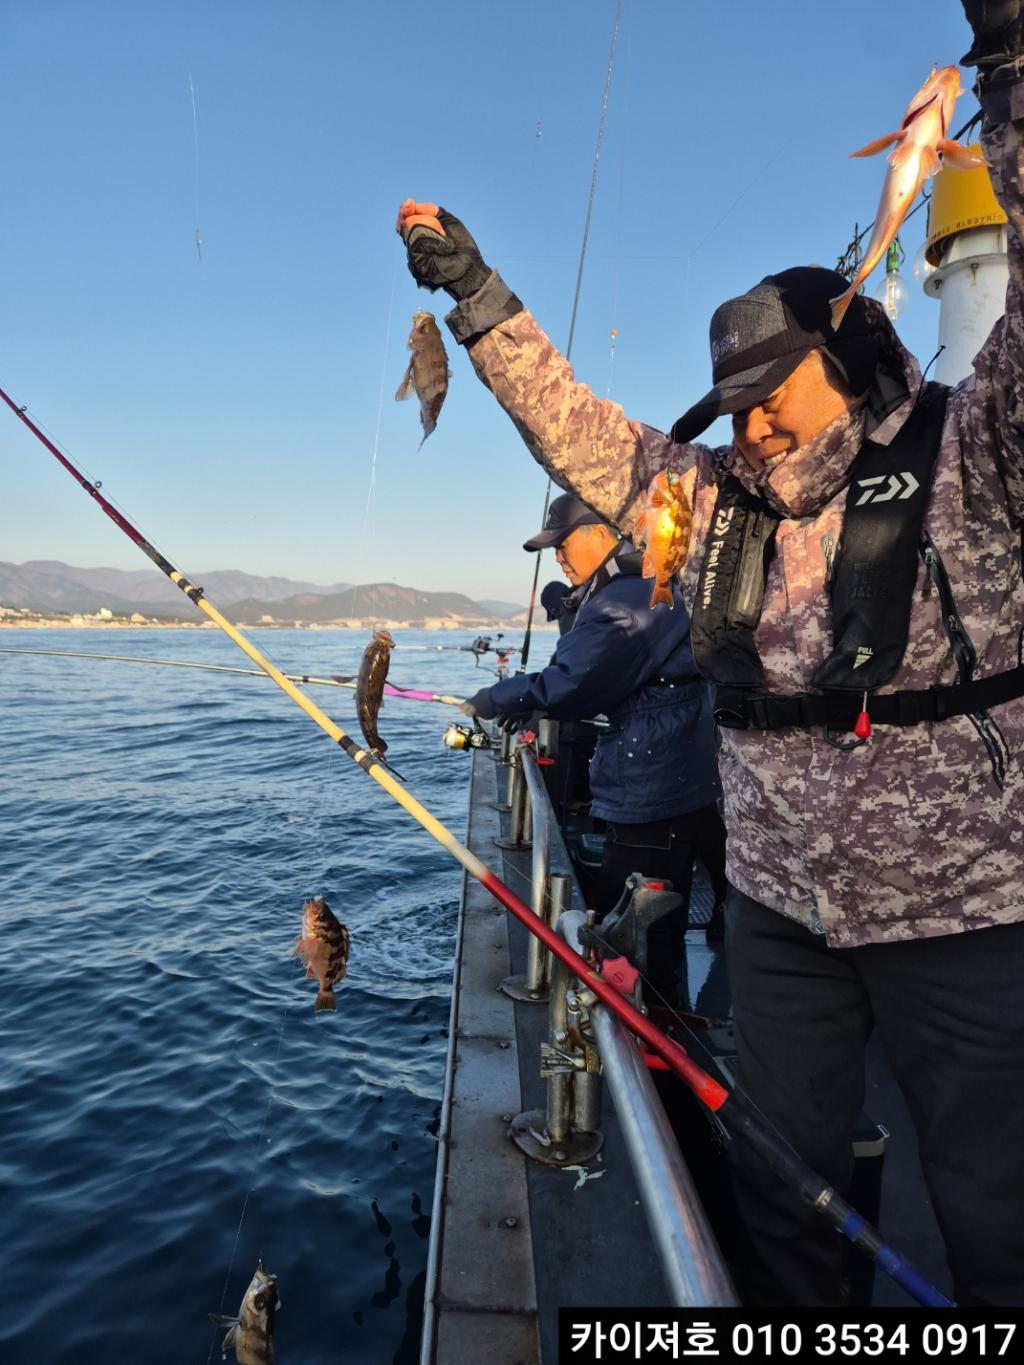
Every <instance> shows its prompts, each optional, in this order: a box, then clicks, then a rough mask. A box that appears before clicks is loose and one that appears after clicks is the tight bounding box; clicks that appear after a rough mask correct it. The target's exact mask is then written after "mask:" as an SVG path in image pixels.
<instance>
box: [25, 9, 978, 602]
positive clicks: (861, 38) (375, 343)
mask: <svg viewBox="0 0 1024 1365" xmlns="http://www.w3.org/2000/svg"><path fill="white" fill-rule="evenodd" d="M614 11H615V5H614V0H517V2H516V3H515V4H504V3H500V4H499V3H496V2H493V0H491V2H486V0H485V2H484V3H481V0H475V2H471V0H447V3H446V4H445V5H443V6H440V7H426V8H425V7H424V6H423V5H422V3H418V4H414V3H407V2H406V0H378V3H377V4H375V5H370V4H364V3H349V2H348V0H333V3H327V2H326V0H288V2H287V3H285V2H284V0H279V2H278V3H266V2H265V0H245V3H242V0H230V2H225V0H175V3H174V4H160V3H156V0H150V2H149V3H146V2H145V0H6V2H5V4H4V7H3V14H2V18H0V38H2V42H0V148H2V165H3V170H4V181H5V186H4V194H3V208H2V212H0V255H2V260H3V272H4V288H3V295H2V298H3V303H2V319H3V326H2V331H0V386H2V387H4V388H5V389H7V391H8V392H10V393H12V394H13V396H14V397H15V398H16V399H17V400H18V401H19V402H20V403H27V404H28V406H29V410H30V412H31V413H33V414H34V415H35V417H36V418H37V419H38V420H39V421H40V423H41V424H42V425H44V426H45V427H46V428H47V429H48V430H49V431H50V432H52V433H53V434H54V435H56V436H57V437H58V438H59V440H60V441H61V442H62V443H63V444H64V445H65V447H66V448H67V450H68V451H69V453H70V454H71V456H72V458H74V459H76V460H77V461H79V462H80V463H81V464H83V465H84V466H85V467H86V468H87V470H88V471H89V473H90V474H91V475H92V476H94V477H96V478H101V479H102V480H103V484H104V492H105V493H107V494H109V495H110V496H112V497H113V498H115V499H116V500H117V501H118V503H119V504H120V505H121V506H122V507H123V508H124V509H125V510H126V511H127V512H128V513H129V515H131V516H132V517H133V518H134V519H135V520H136V522H137V524H138V525H139V527H140V529H141V530H142V531H143V533H144V534H146V535H148V536H149V537H150V538H151V539H152V540H153V541H154V542H155V543H156V544H157V545H159V546H160V547H161V548H162V549H163V550H164V552H165V553H166V554H167V555H168V556H169V557H170V558H171V559H172V560H173V561H174V562H175V563H176V564H177V565H178V566H179V567H180V568H182V569H183V570H184V571H186V572H192V573H196V572H202V571H204V570H210V569H214V568H239V569H244V570H247V571H249V572H251V573H262V574H285V575H288V576H290V577H294V578H302V579H309V580H312V581H315V582H325V583H326V582H333V581H336V580H345V581H348V582H369V581H377V580H397V581H398V582H400V583H405V584H410V585H413V586H417V587H421V588H427V589H445V588H450V589H456V590H462V591H466V592H469V593H470V594H472V595H474V596H495V597H504V598H508V599H512V600H518V601H525V600H526V596H527V594H528V584H529V574H530V571H531V563H530V561H529V560H528V557H527V556H526V555H525V554H523V552H522V550H521V549H520V548H519V547H520V545H521V543H522V541H523V539H525V537H526V535H528V534H530V533H531V532H532V531H533V530H535V529H536V526H535V523H537V522H538V520H539V517H540V508H541V504H542V501H543V495H544V477H543V476H542V475H541V473H540V472H539V471H538V470H537V469H536V467H535V466H534V464H533V462H532V460H531V459H530V457H529V456H528V454H527V453H526V451H525V449H524V448H523V447H522V445H521V443H520V442H519V440H518V437H517V436H516V433H515V431H514V429H513V427H512V426H511V423H509V421H508V420H507V418H506V417H505V416H504V414H503V413H502V412H501V411H500V410H499V409H498V407H497V405H496V404H495V403H494V401H493V399H491V398H490V396H489V395H488V394H487V393H486V391H485V390H484V389H483V388H482V387H481V386H480V385H479V384H478V383H477V381H476V380H475V378H474V377H473V375H472V371H471V368H470V366H469V362H468V361H467V359H466V358H465V356H463V355H462V354H461V353H459V352H458V349H457V348H456V347H455V346H454V343H453V344H452V345H451V346H450V347H449V350H450V352H451V353H452V354H451V363H452V369H453V378H452V382H451V388H450V390H449V396H448V400H447V404H446V406H445V409H444V411H443V413H442V414H441V419H440V423H439V425H438V429H437V431H436V432H435V433H434V435H433V436H432V437H431V438H430V440H429V441H427V443H426V444H425V445H424V447H423V449H422V450H420V451H418V450H417V446H418V443H419V434H420V433H419V422H418V415H417V411H416V405H415V403H406V404H396V403H395V402H394V401H393V400H392V394H393V393H394V390H395V388H396V386H397V384H398V382H399V380H400V378H401V376H402V372H403V370H404V367H405V356H406V352H405V340H406V336H407V334H408V330H409V320H410V318H411V315H412V313H413V312H414V311H415V310H416V309H417V308H420V307H432V308H434V310H435V311H437V312H438V313H440V312H441V311H443V310H444V307H445V305H444V304H443V303H442V299H443V297H444V296H442V295H437V296H434V302H433V303H431V296H429V295H427V294H425V293H422V292H420V291H417V289H416V288H415V286H414V284H413V282H412V279H411V277H410V276H409V275H408V273H407V272H406V269H405V265H404V253H403V252H402V250H401V247H400V243H399V240H398V238H397V237H396V236H395V235H394V233H393V231H392V225H393V221H394V216H395V210H396V207H397V205H398V203H399V201H400V200H401V199H403V198H404V197H406V196H408V195H412V196H414V197H416V198H419V199H430V198H432V199H436V200H437V201H439V202H440V203H442V204H444V205H445V207H447V208H448V209H450V210H451V211H452V212H454V213H456V214H458V215H459V216H460V217H462V218H463V219H464V221H465V222H466V223H467V225H468V226H469V228H470V229H471V231H472V232H473V233H474V235H475V236H476V238H477V240H478V242H479V243H480V246H481V249H482V251H483V253H484V257H485V259H486V260H487V261H488V262H489V263H490V264H491V265H494V266H497V267H498V268H499V269H501V270H502V272H503V274H504V275H505V277H506V279H507V280H508V281H509V283H510V284H511V285H512V287H513V288H514V289H515V290H516V291H517V292H518V293H519V294H520V296H521V297H522V298H523V299H524V301H525V302H526V304H527V305H528V306H529V307H530V308H531V309H532V310H533V312H534V313H535V315H536V316H537V317H538V319H539V321H540V322H541V324H542V326H544V327H545V329H546V330H547V331H548V332H549V334H550V335H551V337H552V338H553V339H554V341H555V342H556V344H558V345H559V346H563V347H564V345H565V342H566V339H567V333H568V325H569V315H570V308H571V303H572V293H573V286H574V283H575V274H576V263H577V255H578V251H579V243H580V237H581V231H582V226H583V219H584V213H585V208H586V199H587V192H588V189H589V184H590V176H591V168H592V159H593V152H594V139H595V134H596V130H597V119H598V113H599V109H600V101H601V94H602V90H603V85H604V79H605V71H606V67H607V60H608V48H609V41H610V36H611V29H612V21H613V17H614ZM897 16H898V17H897ZM969 41H970V38H969V33H968V29H967V25H966V23H965V21H964V18H963V13H962V10H961V7H960V4H959V3H958V2H957V0H901V3H900V4H899V6H893V5H892V4H888V3H882V0H861V3H858V4H857V5H852V6H846V5H843V6H839V5H836V4H828V3H822V0H774V3H772V4H770V5H769V4H765V3H763V0H733V3H732V4H707V3H701V4H698V3H692V2H690V0H625V2H624V6H623V20H622V27H621V31H620V39H619V48H618V57H617V62H616V69H615V74H614V79H613V84H612V90H611V97H610V102H609V109H608V117H607V125H606V133H605V141H604V149H603V154H602V159H601V168H600V180H599V185H598V192H597V199H596V205H595V213H594V221H593V226H592V230H591V238H590V248H589V254H588V259H587V265H586V270H585V274H584V279H583V291H582V298H581V305H580V313H579V319H578V322H577V329H576V339H575V343H574V347H573V361H574V364H575V367H576V371H577V374H578V376H579V377H580V378H582V379H584V380H586V381H587V382H588V383H590V384H591V385H592V386H593V387H594V388H595V389H596V390H597V391H598V392H599V393H601V394H604V393H605V392H609V391H610V395H611V397H612V398H614V399H615V400H616V401H617V402H619V403H621V404H622V405H623V407H624V408H625V410H626V412H627V413H628V414H629V415H630V416H632V417H636V418H639V419H642V420H644V421H647V422H650V423H652V424H654V425H656V426H667V425H670V424H671V422H672V421H673V420H674V418H675V417H676V416H678V415H679V413H680V412H681V411H682V410H683V409H684V408H685V407H686V406H688V405H689V403H691V402H692V401H694V399H696V398H697V397H699V396H700V394H701V393H702V392H703V391H704V390H705V389H706V387H707V385H708V382H709V361H708V358H707V323H708V320H709V318H710V315H711V313H712V311H713V310H714V308H715V306H716V305H717V304H718V303H719V302H721V300H722V299H723V298H726V297H728V296H730V295H732V294H735V293H739V292H741V291H742V290H744V289H746V288H748V287H749V286H750V285H752V284H753V283H755V282H756V281H757V280H758V279H760V278H761V277H762V276H763V275H765V274H767V273H768V272H769V271H772V270H778V269H783V268H785V267H786V266H788V265H794V264H802V263H809V262H812V261H813V262H820V263H822V264H827V265H832V264H834V262H835V260H836V258H837V256H838V255H839V254H840V253H841V252H842V250H843V249H844V247H845V246H846V243H847V242H848V241H849V239H850V237H851V235H852V230H853V225H854V222H855V221H859V222H860V223H861V224H864V223H866V222H868V221H869V220H870V219H871V218H872V217H873V215H874V210H875V206H876V204H877V199H878V193H879V189H880V186H881V180H882V175H883V173H884V163H883V162H882V161H881V160H872V161H850V160H848V153H849V152H851V151H852V150H853V149H854V148H856V147H858V146H860V145H862V144H863V143H864V142H867V141H868V140H870V139H872V138H874V137H876V136H878V135H880V134H881V133H883V132H886V131H888V130H889V129H891V128H893V127H896V126H898V124H899V121H900V118H901V116H902V112H903V109H904V108H905V106H906V104H907V102H908V101H909V99H910V97H911V95H912V94H913V93H914V91H915V90H916V89H917V87H918V86H919V85H920V84H921V82H922V81H923V80H924V78H925V76H926V75H927V73H928V70H929V68H930V67H931V65H932V63H933V62H938V63H940V64H945V63H949V62H955V61H956V60H957V59H958V57H959V56H960V54H961V53H963V52H964V51H965V50H966V48H967V46H968V45H969ZM189 75H191V80H192V85H193V88H194V91H195V99H196V109H197V115H198V133H199V138H198V175H197V156H196V140H195V134H194V128H193V114H192V102H191V96H190V92H189ZM975 107H976V106H975V102H974V99H973V96H971V95H970V94H967V95H965V96H964V97H963V99H961V101H960V104H959V107H958V111H957V123H956V126H957V127H959V125H960V124H961V123H963V122H966V120H967V119H968V118H969V117H970V114H971V113H972V112H973V110H974V109H975ZM538 122H539V126H540V130H541V133H540V136H539V137H538V136H537V127H538ZM924 218H925V215H924V214H923V213H921V214H918V215H917V217H916V218H915V219H914V220H913V221H912V222H911V223H910V224H909V227H908V231H907V233H906V236H905V238H904V244H905V246H906V248H907V251H908V258H909V257H911V256H912V255H913V252H914V250H915V249H916V248H917V246H918V245H919V243H920V241H921V239H922V236H923V230H924ZM197 225H198V227H199V228H200V231H201V234H202V239H203V243H204V246H203V261H202V264H201V265H200V264H199V263H198V261H197V255H196V248H195V242H194V238H193V234H194V230H195V228H196V226H197ZM905 273H906V275H907V276H908V278H910V272H909V259H908V265H907V269H906V271H905ZM874 282H875V281H872V285H873V284H874ZM937 325H938V305H937V304H936V303H935V302H933V301H932V300H930V299H927V298H926V297H925V296H924V295H923V293H922V292H921V291H920V289H918V288H917V287H916V286H915V287H914V289H913V297H912V302H911V304H910V306H909V307H908V309H907V312H906V313H905V314H904V316H903V318H902V319H901V321H900V331H901V334H902V335H903V337H904V339H905V340H906V342H907V344H908V345H909V346H910V347H911V349H912V350H914V351H915V352H916V353H917V354H918V355H920V356H923V358H925V359H928V358H930V357H931V355H932V353H933V352H934V350H935V345H936V342H935V336H936V331H937ZM613 327H614V328H616V329H617V331H618V337H617V341H616V347H615V357H614V362H612V360H611V358H610V346H611V342H610V331H611V329H612V328H613ZM382 392H383V402H382V403H381V402H380V395H381V393H382ZM378 412H379V413H380V418H379V425H378ZM375 444H376V447H377V467H376V489H375V494H374V497H373V499H372V501H371V503H370V506H369V512H368V514H367V491H368V485H369V478H370V469H371V461H372V457H373V452H374V447H375ZM0 459H2V461H3V469H4V482H5V488H4V495H3V498H2V499H0V559H4V560H11V561H15V562H22V561H24V560H28V559H61V560H64V561H66V562H68V563H72V564H79V565H88V566H98V565H111V566H115V567H120V568H137V567H139V566H140V565H141V564H142V563H143V561H142V558H141V556H140V555H139V552H138V550H136V549H135V548H134V547H133V546H132V545H131V544H130V543H129V542H128V541H127V539H126V538H124V537H123V536H122V534H121V533H120V532H119V531H117V529H116V528H115V527H114V526H113V525H112V524H111V523H110V522H109V521H108V520H107V519H106V518H105V517H103V516H102V515H101V514H100V513H99V512H98V511H97V509H96V508H95V507H94V506H91V505H90V503H89V501H88V499H86V498H85V497H84V496H83V495H82V493H81V492H80V491H79V490H78V489H77V488H76V487H75V485H74V484H73V483H72V482H71V480H70V479H69V478H68V476H67V475H66V474H65V473H64V472H63V471H62V470H61V469H60V468H59V466H58V465H57V463H56V461H54V460H53V459H52V458H51V457H50V456H49V455H47V454H46V453H45V451H44V450H43V449H42V447H41V446H39V445H38V444H37V443H36V442H35V441H34V439H33V438H32V437H31V436H30V435H29V433H28V432H27V431H25V430H24V429H23V428H22V427H21V425H20V424H19V423H18V422H17V421H16V419H15V418H14V417H13V415H12V414H10V413H7V411H6V409H4V410H3V411H2V412H0ZM546 558H548V559H550V557H549V556H547V557H546ZM544 568H545V569H546V570H549V572H546V573H544V577H545V578H546V577H554V576H556V573H555V569H554V565H553V563H550V562H549V563H548V564H546V565H545V566H544ZM154 572H156V570H154ZM542 572H543V571H542ZM542 581H543V580H542Z"/></svg>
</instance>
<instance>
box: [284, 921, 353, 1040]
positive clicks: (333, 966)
mask: <svg viewBox="0 0 1024 1365" xmlns="http://www.w3.org/2000/svg"><path fill="white" fill-rule="evenodd" d="M348 949H349V932H348V930H347V929H346V928H345V926H344V925H343V924H342V922H341V920H339V919H338V917H337V916H336V915H335V913H334V911H333V910H332V909H331V907H330V906H329V905H328V904H327V902H326V901H325V900H324V898H323V896H314V897H313V899H312V900H308V901H306V903H305V905H304V906H303V907H302V933H301V934H300V935H299V936H298V938H297V939H296V940H295V949H294V951H293V952H292V957H298V958H301V959H302V961H303V962H304V963H305V966H306V979H307V980H309V979H310V978H311V977H316V978H317V979H318V980H319V982H320V989H319V990H318V991H317V996H316V1004H315V1005H314V1007H313V1008H314V1012H315V1013H317V1014H319V1012H320V1011H321V1010H334V1009H337V1008H338V1005H337V1001H336V1000H335V998H334V987H335V986H336V985H337V983H338V982H339V981H341V980H343V979H344V976H345V973H346V972H347V971H348Z"/></svg>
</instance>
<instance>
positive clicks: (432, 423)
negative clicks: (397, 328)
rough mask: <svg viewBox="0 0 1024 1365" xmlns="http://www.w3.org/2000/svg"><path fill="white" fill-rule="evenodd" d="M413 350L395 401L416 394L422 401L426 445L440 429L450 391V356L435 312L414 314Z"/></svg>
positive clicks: (421, 420)
mask: <svg viewBox="0 0 1024 1365" xmlns="http://www.w3.org/2000/svg"><path fill="white" fill-rule="evenodd" d="M409 350H410V351H412V359H411V360H410V361H409V368H408V369H407V370H406V372H405V378H404V379H403V380H402V382H401V384H399V386H398V390H397V392H396V393H395V399H396V401H397V402H399V403H400V402H402V400H403V399H405V398H411V397H412V395H413V394H415V395H416V397H417V398H418V399H419V400H420V422H421V423H422V424H423V440H421V441H420V445H421V446H422V444H423V441H425V440H426V439H427V437H428V436H429V435H430V433H431V432H432V431H433V430H434V428H435V427H436V426H437V419H438V417H439V416H440V413H441V406H442V404H443V403H444V400H445V395H446V394H447V392H448V355H447V352H446V351H445V349H444V342H443V341H442V339H441V333H440V331H439V330H438V326H437V322H436V320H435V318H434V315H433V313H425V312H423V311H422V310H420V312H418V313H414V314H413V319H412V331H411V332H410V333H409Z"/></svg>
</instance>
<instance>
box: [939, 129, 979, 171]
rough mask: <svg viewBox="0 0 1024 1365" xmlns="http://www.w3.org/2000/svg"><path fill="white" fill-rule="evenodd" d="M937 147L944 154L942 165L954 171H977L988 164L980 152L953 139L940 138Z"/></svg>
mask: <svg viewBox="0 0 1024 1365" xmlns="http://www.w3.org/2000/svg"><path fill="white" fill-rule="evenodd" d="M936 146H937V147H938V149H939V151H940V152H941V153H942V164H943V165H944V166H951V167H952V168H953V170H954V171H976V170H980V168H981V167H982V166H985V165H987V164H988V163H987V162H986V160H985V158H984V157H983V156H982V155H981V154H980V153H979V152H976V151H974V149H973V148H971V147H965V146H964V145H963V143H961V142H954V141H953V140H952V139H951V138H948V137H943V138H939V141H938V142H937V143H936Z"/></svg>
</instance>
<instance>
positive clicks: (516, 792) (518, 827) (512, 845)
mask: <svg viewBox="0 0 1024 1365" xmlns="http://www.w3.org/2000/svg"><path fill="white" fill-rule="evenodd" d="M523 754H524V747H523V746H522V745H519V746H517V747H516V749H515V750H514V751H513V753H512V757H511V758H510V759H509V767H508V802H507V804H506V805H505V806H504V809H505V810H507V811H511V813H512V828H511V829H510V830H509V834H508V838H502V839H495V841H494V842H495V844H497V846H498V848H505V849H509V850H510V851H517V852H523V851H524V850H526V849H528V848H529V847H530V842H531V839H532V837H533V818H532V815H533V813H532V811H531V809H530V794H529V792H528V791H527V787H526V779H525V777H524V774H523V763H524V757H523ZM531 761H532V760H531ZM498 809H499V810H501V809H503V808H502V807H501V806H499V807H498Z"/></svg>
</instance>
